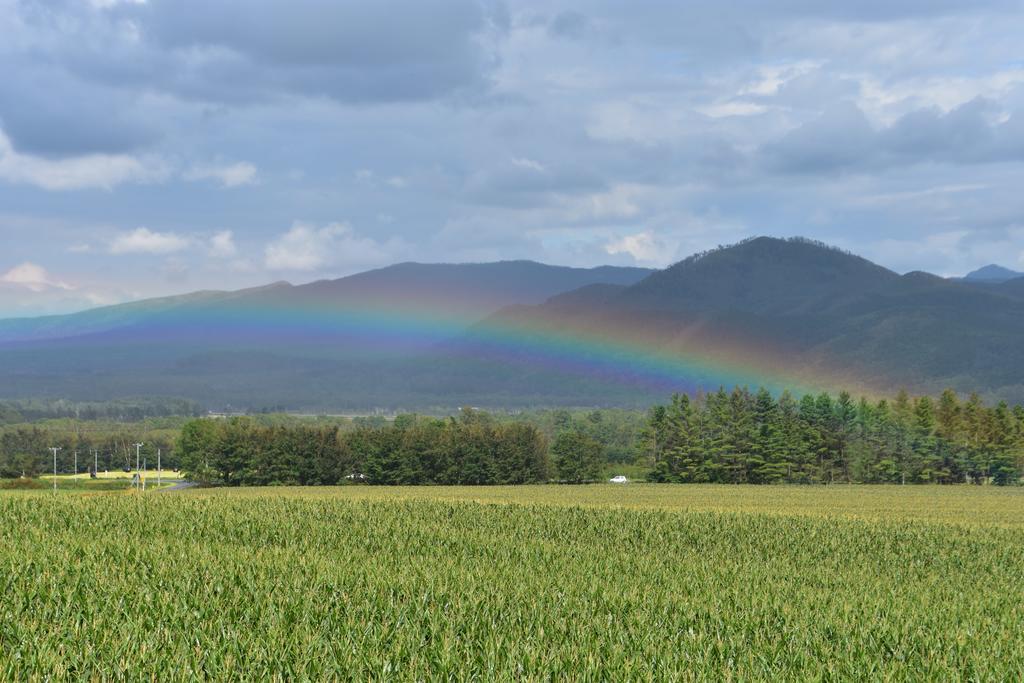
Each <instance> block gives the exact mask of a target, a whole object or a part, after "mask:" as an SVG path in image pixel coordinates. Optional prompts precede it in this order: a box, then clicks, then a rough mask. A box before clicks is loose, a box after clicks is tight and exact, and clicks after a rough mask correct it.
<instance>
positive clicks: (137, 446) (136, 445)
mask: <svg viewBox="0 0 1024 683" xmlns="http://www.w3.org/2000/svg"><path fill="white" fill-rule="evenodd" d="M144 445H145V444H141V443H137V444H135V488H139V479H140V478H141V475H140V474H139V451H141V450H142V447H143V446H144Z"/></svg>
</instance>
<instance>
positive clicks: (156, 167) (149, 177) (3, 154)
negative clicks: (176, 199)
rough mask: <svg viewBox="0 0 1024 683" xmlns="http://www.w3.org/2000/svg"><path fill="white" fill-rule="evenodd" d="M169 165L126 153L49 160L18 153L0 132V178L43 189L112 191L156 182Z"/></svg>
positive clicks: (163, 175) (161, 178)
mask: <svg viewBox="0 0 1024 683" xmlns="http://www.w3.org/2000/svg"><path fill="white" fill-rule="evenodd" d="M166 177H167V168H166V166H165V165H164V164H163V163H162V162H159V161H157V160H155V159H149V160H146V161H143V160H140V159H138V158H136V157H134V156H130V155H127V154H87V155H85V156H78V157H71V158H68V159H46V158H43V157H36V156H32V155H29V154H20V153H19V152H17V151H16V150H15V149H14V147H13V145H11V142H10V140H9V139H8V138H7V136H6V135H5V134H4V133H3V132H0V180H5V181H7V182H9V183H17V184H25V185H35V186H36V187H41V188H43V189H44V190H82V189H96V188H98V189H104V190H110V189H113V188H114V187H115V186H117V185H122V184H124V183H129V182H134V183H146V182H157V181H160V180H163V179H164V178H166Z"/></svg>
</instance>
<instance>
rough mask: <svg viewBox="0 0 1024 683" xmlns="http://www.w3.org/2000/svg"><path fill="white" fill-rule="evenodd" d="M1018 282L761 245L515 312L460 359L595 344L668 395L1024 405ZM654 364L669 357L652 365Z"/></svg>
mask: <svg viewBox="0 0 1024 683" xmlns="http://www.w3.org/2000/svg"><path fill="white" fill-rule="evenodd" d="M1018 286H1019V289H1024V280H1021V281H1019V282H1017V281H1010V283H1008V284H1007V285H1004V287H1005V290H1006V291H998V290H993V289H990V288H979V287H976V286H973V285H972V284H970V283H965V282H958V281H950V280H946V279H943V278H939V277H937V276H934V275H930V274H928V273H919V272H915V273H908V274H906V275H899V274H897V273H894V272H892V271H889V270H887V269H885V268H882V267H880V266H878V265H875V264H873V263H871V262H869V261H867V260H865V259H863V258H860V257H858V256H855V255H852V254H848V253H845V252H842V251H839V250H836V249H832V248H829V247H827V246H825V245H822V244H819V243H815V242H810V241H807V240H801V239H795V240H780V239H774V238H757V239H753V240H748V241H745V242H743V243H740V244H738V245H734V246H732V247H728V248H723V249H718V250H714V251H712V252H708V253H705V254H698V255H696V256H693V257H691V258H689V259H686V260H685V261H682V262H680V263H678V264H676V265H674V266H671V267H669V268H667V269H665V270H663V271H659V272H656V273H653V274H652V275H650V276H649V277H647V278H645V279H644V280H642V281H640V282H639V283H637V284H635V285H632V286H628V287H624V288H618V289H608V288H600V289H590V290H581V291H579V292H575V293H572V294H569V295H562V296H560V297H556V298H555V299H552V300H550V301H549V302H547V303H545V304H542V305H540V306H534V307H516V308H512V309H507V310H505V311H502V312H501V313H499V314H498V315H496V316H494V317H492V318H491V319H489V320H488V321H486V322H484V323H482V324H481V325H478V326H476V327H475V328H474V329H473V330H472V331H471V332H470V333H469V334H467V335H466V336H465V337H464V338H463V339H462V340H460V342H459V343H458V344H455V345H453V347H452V348H453V351H452V354H453V355H455V356H458V355H469V354H477V355H484V356H487V355H490V356H501V357H503V358H504V359H505V361H506V362H509V363H518V364H520V365H521V366H522V367H523V368H530V367H533V366H537V365H541V364H544V363H549V364H553V365H557V364H558V362H559V359H558V358H557V351H558V349H557V347H555V348H554V351H553V352H552V353H551V354H549V356H548V357H545V348H544V347H545V344H548V343H549V342H547V341H546V339H547V338H552V339H558V338H572V339H582V340H589V343H585V344H582V345H581V346H580V348H579V351H580V355H579V356H578V357H577V358H576V359H574V362H575V363H576V364H577V365H582V366H585V367H587V368H588V369H589V370H588V371H590V372H603V373H605V374H606V375H609V376H613V375H615V374H619V375H623V374H624V375H626V376H630V373H633V375H635V379H637V380H638V381H648V382H649V383H651V384H652V385H654V386H659V385H660V386H664V387H665V388H669V387H675V388H680V389H688V390H697V389H704V390H709V389H715V388H717V386H718V384H719V383H726V384H730V383H733V382H740V383H750V384H765V385H769V386H772V387H773V388H777V389H781V388H785V387H790V388H793V387H803V388H805V389H806V390H814V389H816V388H835V387H847V388H850V389H858V390H861V391H866V392H869V393H876V394H881V393H888V392H891V391H894V390H896V389H898V388H902V387H906V388H908V389H912V390H914V391H919V392H939V391H941V390H942V389H944V388H945V387H947V386H952V387H954V388H956V389H959V390H961V391H965V392H967V391H978V392H980V393H982V394H984V395H986V396H987V397H989V398H1013V399H1024V297H1020V296H1018V295H1017V294H1016V291H1015V290H1012V288H1014V287H1018ZM509 329H516V330H530V331H532V332H533V336H532V337H531V338H530V340H529V343H528V344H524V345H523V346H525V347H529V346H531V345H532V347H533V349H532V351H530V352H524V350H523V348H508V347H507V345H503V344H502V340H503V334H505V332H504V331H505V330H509ZM538 349H539V350H540V351H539V352H538ZM652 358H653V359H660V360H657V363H655V364H653V365H652V362H651V360H650V359H652ZM636 368H640V369H641V370H642V372H638V371H636ZM524 371H525V370H524Z"/></svg>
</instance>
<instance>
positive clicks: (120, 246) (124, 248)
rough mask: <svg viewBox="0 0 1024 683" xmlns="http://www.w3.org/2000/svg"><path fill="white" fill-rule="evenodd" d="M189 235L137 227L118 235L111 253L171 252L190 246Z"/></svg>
mask: <svg viewBox="0 0 1024 683" xmlns="http://www.w3.org/2000/svg"><path fill="white" fill-rule="evenodd" d="M189 244H190V240H189V239H188V238H187V237H182V236H181V235H178V234H175V233H173V232H154V231H152V230H150V229H149V228H136V229H135V230H132V231H131V232H126V233H122V234H120V235H118V236H117V237H115V238H114V239H113V241H111V243H110V253H111V254H170V253H173V252H176V251H181V250H182V249H185V248H187V247H188V246H189Z"/></svg>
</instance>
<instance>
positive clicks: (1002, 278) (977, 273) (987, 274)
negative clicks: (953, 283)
mask: <svg viewBox="0 0 1024 683" xmlns="http://www.w3.org/2000/svg"><path fill="white" fill-rule="evenodd" d="M1019 277H1024V273H1018V272H1017V271H1014V270H1010V269H1009V268H1004V267H1003V266H998V265H996V264H994V263H993V264H990V265H987V266H984V267H982V268H978V269H977V270H974V271H971V272H970V273H967V275H964V277H963V279H964V280H968V281H970V282H989V283H999V282H1006V281H1007V280H1013V279H1014V278H1019Z"/></svg>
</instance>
